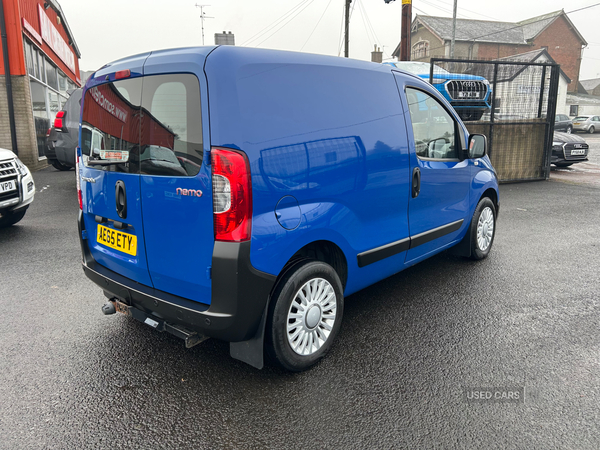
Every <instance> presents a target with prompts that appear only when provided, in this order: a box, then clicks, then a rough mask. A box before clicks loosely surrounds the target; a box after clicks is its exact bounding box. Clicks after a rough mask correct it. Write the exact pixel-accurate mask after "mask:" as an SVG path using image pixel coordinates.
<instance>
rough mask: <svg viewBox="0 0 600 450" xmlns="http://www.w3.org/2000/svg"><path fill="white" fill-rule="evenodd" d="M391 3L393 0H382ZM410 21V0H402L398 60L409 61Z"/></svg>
mask: <svg viewBox="0 0 600 450" xmlns="http://www.w3.org/2000/svg"><path fill="white" fill-rule="evenodd" d="M383 1H384V2H385V3H391V2H393V1H394V0H383ZM411 22H412V0H402V22H401V31H400V58H399V60H400V61H410V26H411Z"/></svg>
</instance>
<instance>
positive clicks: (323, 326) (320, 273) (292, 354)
mask: <svg viewBox="0 0 600 450" xmlns="http://www.w3.org/2000/svg"><path fill="white" fill-rule="evenodd" d="M343 313H344V294H343V288H342V283H341V281H340V278H339V276H338V274H337V273H336V271H335V270H334V269H333V267H331V266H330V265H329V264H326V263H323V262H320V261H310V260H309V261H304V262H301V263H299V264H298V265H296V266H295V267H293V268H292V269H290V271H289V272H288V273H287V274H286V275H284V277H283V278H282V280H281V281H280V282H279V284H278V287H277V288H276V289H275V292H274V294H273V297H272V298H271V306H270V308H269V318H268V321H267V333H266V338H267V339H266V346H267V347H266V350H267V354H268V355H269V357H270V359H271V360H272V361H273V362H275V363H276V364H278V365H279V366H281V367H283V368H284V369H287V370H290V371H293V372H300V371H302V370H306V369H308V368H309V367H310V366H312V365H314V364H316V363H317V362H318V361H319V360H320V359H321V358H323V356H325V354H326V353H327V352H328V351H329V349H330V348H331V346H332V345H333V341H334V340H335V338H336V336H337V334H338V332H339V330H340V326H341V322H342V316H343Z"/></svg>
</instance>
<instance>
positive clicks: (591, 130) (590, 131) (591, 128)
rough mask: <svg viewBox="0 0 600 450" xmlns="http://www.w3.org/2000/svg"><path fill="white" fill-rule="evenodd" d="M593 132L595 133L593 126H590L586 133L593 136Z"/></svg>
mask: <svg viewBox="0 0 600 450" xmlns="http://www.w3.org/2000/svg"><path fill="white" fill-rule="evenodd" d="M594 131H596V129H595V128H594V126H593V125H592V126H591V127H590V128H589V129H588V133H590V134H594Z"/></svg>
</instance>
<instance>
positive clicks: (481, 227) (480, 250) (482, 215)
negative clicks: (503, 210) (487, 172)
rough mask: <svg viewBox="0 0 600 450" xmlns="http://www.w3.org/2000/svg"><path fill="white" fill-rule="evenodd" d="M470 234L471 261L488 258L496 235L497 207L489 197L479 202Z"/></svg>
mask: <svg viewBox="0 0 600 450" xmlns="http://www.w3.org/2000/svg"><path fill="white" fill-rule="evenodd" d="M469 233H470V234H471V242H472V249H471V259H474V260H480V259H484V258H487V255H488V254H489V253H490V250H491V249H492V244H493V243H494V236H495V235H496V207H495V206H494V202H492V201H491V200H490V199H489V198H488V197H484V198H482V199H481V200H479V203H478V204H477V207H476V208H475V212H474V213H473V219H472V220H471V227H470V229H469Z"/></svg>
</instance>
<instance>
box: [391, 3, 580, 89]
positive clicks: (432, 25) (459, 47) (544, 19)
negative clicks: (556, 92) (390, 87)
mask: <svg viewBox="0 0 600 450" xmlns="http://www.w3.org/2000/svg"><path fill="white" fill-rule="evenodd" d="M451 39H452V18H448V17H433V16H422V15H417V16H415V18H414V20H413V22H412V27H411V44H412V45H411V60H413V61H427V62H428V61H429V59H430V58H432V57H434V58H448V57H450V41H451ZM586 45H587V42H586V40H585V39H584V38H583V36H582V35H581V34H580V33H579V31H577V28H575V25H573V23H572V22H571V20H570V19H569V18H568V17H567V15H566V14H565V12H564V10H561V11H555V12H552V13H549V14H545V15H542V16H537V17H533V18H531V19H527V20H523V21H521V22H514V23H513V22H494V21H487V20H470V19H457V20H456V36H455V45H454V57H455V58H464V59H480V60H494V59H499V58H505V57H508V56H512V55H517V54H521V53H525V52H529V51H531V50H536V49H546V50H547V51H548V54H549V55H550V56H551V57H552V59H553V60H554V61H556V62H557V63H558V64H560V66H561V69H562V70H563V71H564V73H565V74H566V75H567V77H568V78H570V80H571V82H570V83H569V85H568V91H569V92H576V91H577V86H578V83H579V70H580V66H581V57H582V49H583V47H585V46H586ZM399 54H400V45H398V47H397V48H396V50H395V51H394V53H392V56H394V57H399Z"/></svg>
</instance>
